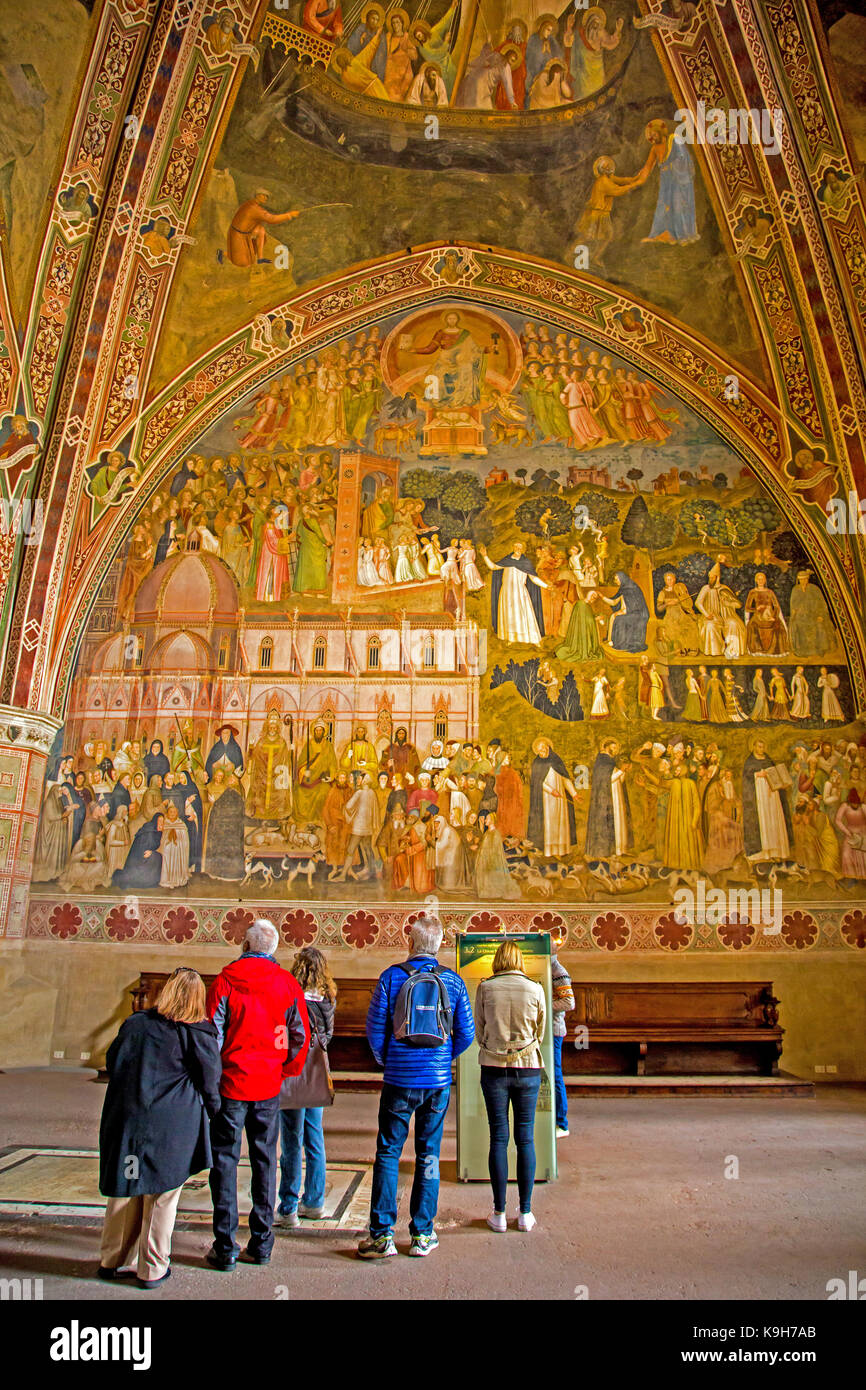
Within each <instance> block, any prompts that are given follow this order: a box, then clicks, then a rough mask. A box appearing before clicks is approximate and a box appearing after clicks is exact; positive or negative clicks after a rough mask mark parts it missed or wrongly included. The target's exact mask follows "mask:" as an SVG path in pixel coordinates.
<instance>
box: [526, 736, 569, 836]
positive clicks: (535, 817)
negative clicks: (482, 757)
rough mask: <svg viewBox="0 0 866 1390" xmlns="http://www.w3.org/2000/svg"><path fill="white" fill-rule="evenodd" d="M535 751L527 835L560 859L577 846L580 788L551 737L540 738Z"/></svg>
mask: <svg viewBox="0 0 866 1390" xmlns="http://www.w3.org/2000/svg"><path fill="white" fill-rule="evenodd" d="M532 751H533V753H534V754H535V759H534V761H533V763H532V768H531V771H530V780H529V823H528V826H527V831H526V838H527V839H528V840H531V841H532V843H533V844H534V845H535V846H536V847H537V848H538V849H540V850H541V851H542V853H543V854H544V855H545V856H546V857H547V858H548V859H553V858H559V857H561V856H563V855H566V854H569V853H570V852H571V850H572V849H573V847H574V840H575V818H574V798H575V797H576V796H577V788H576V787H575V785H574V783H573V782H572V780H571V778H570V777H569V775H568V771H567V769H566V766H565V764H564V762H563V761H562V759H561V758H560V757H559V755H558V754H556V753H554V751H553V749H552V748H551V746H550V744H549V743H548V742H547V739H544V738H537V739H536V740H535V742H534V743H533V745H532Z"/></svg>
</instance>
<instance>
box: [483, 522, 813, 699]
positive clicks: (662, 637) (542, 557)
mask: <svg viewBox="0 0 866 1390" xmlns="http://www.w3.org/2000/svg"><path fill="white" fill-rule="evenodd" d="M596 549H597V553H596V555H595V557H594V558H590V557H589V556H588V555H587V554H586V553H585V549H584V547H583V546H582V545H579V544H578V545H572V546H570V547H569V548H568V553H566V551H565V550H564V549H563V548H560V547H557V546H556V545H555V544H551V543H550V542H544V541H542V542H540V543H539V544H538V545H537V546H536V552H535V558H534V562H533V560H532V559H530V558H529V556H528V555H527V554H526V546H525V545H524V544H523V542H517V543H516V544H515V545H514V546H513V547H512V552H511V554H510V555H507V556H504V557H503V558H502V559H500V560H499V561H498V562H495V561H491V560H490V558H489V556H488V555H487V553H486V550H485V548H484V547H483V546H482V547H480V553H481V556H482V559H483V560H484V562H485V563H486V564H487V565H488V566H489V568H490V569H491V570H492V571H493V572H494V583H493V594H492V608H491V626H492V627H493V630H494V631H495V632H496V634H497V636H499V637H500V639H501V640H502V641H504V642H508V643H522V644H529V645H532V646H538V645H539V644H540V643H541V642H542V640H543V639H544V638H546V637H547V638H549V637H554V638H564V641H562V642H561V643H560V644H559V645H557V647H556V649H555V655H556V657H557V659H558V660H560V661H562V662H566V663H575V662H586V661H594V660H598V659H599V658H600V657H602V656H603V650H602V646H601V642H602V641H604V642H605V644H606V646H607V647H608V648H612V649H613V650H614V651H619V652H629V653H632V654H637V653H640V652H644V651H646V649H647V645H648V642H647V633H648V626H649V624H650V622H651V621H653V625H654V637H653V645H654V647H655V649H656V651H657V652H658V655H659V656H660V657H663V658H664V659H666V660H670V659H674V660H678V661H682V660H687V659H689V658H690V657H697V656H700V655H704V656H709V657H724V658H725V659H726V660H728V661H737V660H749V661H757V660H766V658H768V657H778V656H784V655H787V654H792V655H794V656H802V657H805V658H809V659H811V660H816V659H818V658H821V657H825V656H827V655H829V654H831V653H837V652H838V651H839V640H838V637H837V634H836V631H835V628H834V626H833V622H832V620H831V618H830V612H829V609H828V607H827V601H826V599H825V598H824V595H823V594H822V592H821V590H820V589H819V588H818V586H817V585H816V584H814V583H813V582H812V575H811V571H810V570H808V569H803V570H799V571H798V572H797V576H796V582H795V584H794V587H793V588H792V590H791V593H790V598H789V600H788V613H787V615H785V614H784V613H783V611H782V605H781V603H780V601H779V599H778V597H777V595H776V593H775V592H774V590H773V588H772V587H771V585H770V584H769V582H768V575H767V571H766V570H763V569H761V570H758V571H757V572H756V573H755V576H754V584H753V586H752V587H751V588H750V589H748V591H747V592H746V594H745V598H744V600H741V599H740V598H738V597H737V594H736V593H735V592H734V589H733V588H732V587H731V586H730V585H729V584H727V583H725V582H723V578H722V564H723V562H724V560H725V556H723V555H720V556H719V557H718V559H717V561H716V563H715V564H713V565H712V566H711V567H710V568H709V569H708V572H707V575H706V581H705V582H704V583H703V584H702V585H700V587H699V588H698V592H697V594H696V595H695V596H694V597H693V596H692V594H691V592H690V590H689V588H688V586H687V585H686V584H685V583H684V582H683V581H682V580H681V579H679V578H678V576H677V572H676V569H667V568H666V569H665V570H664V571H663V577H662V587H661V588H660V590H659V592H658V593H657V594H655V595H653V590H652V584H651V577H650V574H649V572H648V571H647V572H646V573H641V572H638V573H637V578H635V577H633V576H631V575H628V574H626V573H625V572H624V571H622V570H617V571H616V573H615V574H614V576H613V580H612V581H608V582H607V583H605V567H606V563H607V541H606V539H605V538H604V537H602V538H601V540H600V541H599V542H598V544H597V548H596ZM768 569H769V567H768ZM770 572H771V573H772V571H770ZM606 590H609V591H610V590H612V592H606ZM653 609H654V610H655V617H654V619H653ZM608 610H609V611H608ZM741 614H742V616H741ZM776 674H777V673H776V672H772V673H771V675H772V676H773V677H775V675H776ZM755 693H756V694H757V693H758V692H757V689H756V691H755ZM789 698H790V697H789Z"/></svg>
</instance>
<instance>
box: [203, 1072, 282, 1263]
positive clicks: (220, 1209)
mask: <svg viewBox="0 0 866 1390" xmlns="http://www.w3.org/2000/svg"><path fill="white" fill-rule="evenodd" d="M279 1100H280V1098H279V1096H273V1097H272V1098H271V1099H270V1100H229V1099H228V1098H227V1097H226V1096H223V1098H222V1105H221V1106H220V1109H219V1114H218V1115H215V1116H214V1118H213V1119H212V1120H211V1127H210V1138H211V1147H212V1148H213V1167H212V1168H211V1170H210V1191H211V1197H212V1199H213V1234H214V1252H215V1254H217V1255H220V1256H222V1257H224V1258H229V1257H230V1256H232V1255H237V1254H238V1244H237V1241H236V1240H235V1236H236V1234H237V1229H238V1160H239V1158H240V1156H241V1138H242V1136H243V1133H244V1131H246V1136H247V1148H248V1149H249V1155H250V1167H251V1169H252V1174H251V1176H250V1196H251V1197H252V1200H253V1209H252V1211H251V1212H250V1221H249V1225H250V1238H249V1248H250V1249H251V1250H252V1251H253V1252H254V1253H256V1254H260V1255H269V1254H270V1252H271V1250H272V1248H273V1244H274V1232H273V1223H274V1197H275V1195H276V1187H277V1116H278V1115H279Z"/></svg>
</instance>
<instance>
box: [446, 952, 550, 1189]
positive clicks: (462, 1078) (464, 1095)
mask: <svg viewBox="0 0 866 1390" xmlns="http://www.w3.org/2000/svg"><path fill="white" fill-rule="evenodd" d="M504 940H505V937H504V936H503V935H502V934H501V932H496V933H491V934H489V935H488V934H486V933H482V932H460V933H458V936H457V971H458V974H460V975H461V976H462V978H463V981H464V983H465V985H466V988H467V990H468V991H469V999H470V1001H471V1003H472V1007H473V1009H474V1008H475V992H476V990H477V989H478V982H479V980H486V979H487V978H488V976H490V975H492V974H493V957H494V956H495V955H496V951H497V949H498V947H500V946H501V945H502V942H503V941H504ZM508 940H509V941H513V942H514V943H515V945H517V946H519V947H520V950H521V952H522V953H523V960H524V965H525V967H526V973H527V975H528V976H529V978H530V979H532V980H537V981H538V983H539V984H540V985H541V986H542V988H543V990H544V997H545V1002H546V1005H547V1026H546V1028H545V1030H544V1038H543V1040H542V1044H541V1055H542V1058H543V1059H544V1072H543V1074H542V1077H541V1090H540V1091H539V1094H538V1108H537V1109H536V1112H535V1153H536V1172H535V1176H536V1181H537V1182H549V1181H551V1180H552V1179H554V1178H555V1177H556V1175H557V1172H556V1114H555V1107H554V1099H553V1010H552V1008H551V984H550V955H551V951H550V936H549V934H548V933H547V932H509V933H508ZM489 1148H490V1131H489V1129H488V1127H487V1111H486V1109H485V1107H484V1097H483V1095H482V1094H481V1068H480V1066H479V1063H478V1046H477V1044H475V1043H473V1045H472V1047H469V1048H467V1050H466V1051H465V1052H464V1053H463V1054H462V1056H460V1057H458V1059H457V1176H458V1178H459V1180H460V1181H461V1182H488V1181H489V1172H488V1168H487V1153H488V1150H489ZM516 1165H517V1150H516V1149H515V1147H514V1140H513V1138H512V1140H511V1142H510V1143H509V1146H508V1178H509V1181H510V1182H513V1181H514V1178H515V1175H516Z"/></svg>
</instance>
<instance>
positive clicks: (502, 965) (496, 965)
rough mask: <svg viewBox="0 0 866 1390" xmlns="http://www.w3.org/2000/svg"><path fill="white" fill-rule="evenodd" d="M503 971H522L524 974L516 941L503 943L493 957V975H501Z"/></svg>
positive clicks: (520, 952)
mask: <svg viewBox="0 0 866 1390" xmlns="http://www.w3.org/2000/svg"><path fill="white" fill-rule="evenodd" d="M503 970H522V971H524V973H525V966H524V964H523V953H522V951H521V949H520V947H519V946H518V944H517V942H516V941H503V943H502V945H501V946H500V947H499V950H498V951H497V952H496V955H495V956H494V957H493V973H494V975H501V974H502V971H503Z"/></svg>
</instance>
